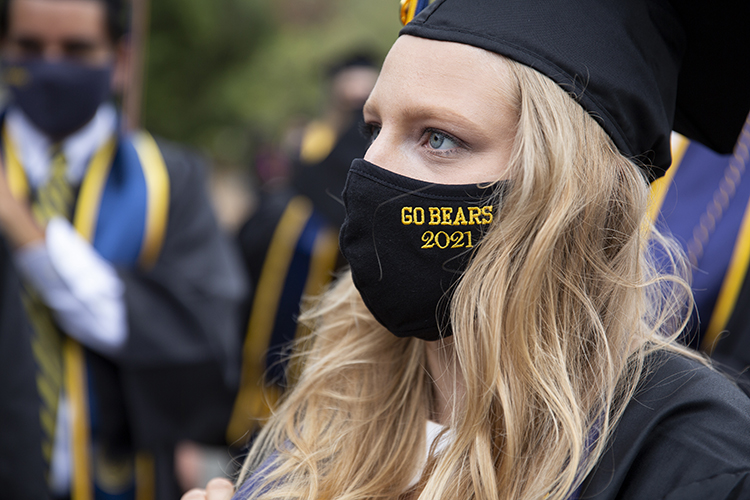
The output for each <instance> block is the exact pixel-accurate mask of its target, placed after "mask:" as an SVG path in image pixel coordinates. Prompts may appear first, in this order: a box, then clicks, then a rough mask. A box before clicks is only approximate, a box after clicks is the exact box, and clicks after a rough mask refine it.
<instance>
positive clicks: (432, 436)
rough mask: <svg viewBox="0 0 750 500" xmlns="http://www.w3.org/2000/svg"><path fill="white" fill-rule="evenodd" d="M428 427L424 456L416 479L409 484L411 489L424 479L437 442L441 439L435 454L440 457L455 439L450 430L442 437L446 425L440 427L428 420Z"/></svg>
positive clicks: (415, 476)
mask: <svg viewBox="0 0 750 500" xmlns="http://www.w3.org/2000/svg"><path fill="white" fill-rule="evenodd" d="M426 427H427V432H426V436H425V450H424V454H423V455H422V457H421V461H420V463H419V467H418V468H417V470H416V473H415V474H414V477H413V478H412V480H411V482H410V483H409V488H413V487H414V486H416V485H417V483H418V482H419V479H420V478H421V477H422V472H424V468H425V466H426V465H427V460H428V459H429V458H430V448H432V445H433V443H434V442H435V440H436V439H438V437H440V441H438V443H437V445H436V446H435V453H436V454H438V455H439V454H440V453H441V452H442V451H443V450H445V448H446V447H447V446H448V445H449V444H450V442H451V439H453V436H452V433H451V430H450V429H448V430H447V431H446V432H445V433H444V434H443V435H442V436H441V435H440V434H441V433H442V432H443V431H444V430H445V426H444V425H440V424H438V423H437V422H433V421H432V420H428V421H427V424H426Z"/></svg>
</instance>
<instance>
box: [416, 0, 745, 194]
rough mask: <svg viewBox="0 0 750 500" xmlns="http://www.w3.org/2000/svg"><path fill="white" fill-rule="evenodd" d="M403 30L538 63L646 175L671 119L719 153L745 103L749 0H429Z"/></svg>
mask: <svg viewBox="0 0 750 500" xmlns="http://www.w3.org/2000/svg"><path fill="white" fill-rule="evenodd" d="M401 33H402V34H408V35H414V36H418V37H422V38H430V39H435V40H444V41H452V42H459V43H465V44H468V45H473V46H476V47H480V48H483V49H486V50H489V51H492V52H495V53H498V54H501V55H504V56H506V57H509V58H511V59H514V60H516V61H518V62H520V63H522V64H525V65H527V66H530V67H532V68H534V69H536V70H537V71H539V72H541V73H543V74H544V75H546V76H548V77H549V78H551V79H552V80H554V81H555V82H556V83H557V84H558V85H560V86H561V87H562V88H563V89H565V90H566V91H568V92H570V93H571V94H572V95H573V96H574V97H575V98H576V99H577V100H578V101H579V102H580V104H581V105H582V106H583V107H584V108H585V109H586V110H587V111H588V112H589V113H590V114H591V115H592V116H593V117H594V118H595V119H597V120H598V121H599V123H600V124H601V125H602V127H603V128H604V129H605V130H606V131H607V133H608V134H609V135H610V137H612V139H613V140H614V142H615V144H616V145H617V147H618V148H619V149H620V151H622V152H623V154H625V155H626V156H629V157H631V158H633V159H635V160H636V161H639V162H640V163H641V164H642V165H643V167H644V169H645V171H646V174H647V176H648V177H649V179H650V180H653V179H655V178H657V177H660V176H661V175H663V174H664V171H665V170H666V169H667V168H668V167H669V165H670V163H671V154H670V141H669V135H670V131H671V130H672V129H674V130H676V131H678V132H680V133H682V134H684V135H686V136H687V137H689V138H691V139H694V140H697V141H699V142H701V143H703V144H705V145H706V146H708V147H710V148H712V149H714V150H715V151H717V152H719V153H722V154H726V153H730V152H731V151H732V148H733V146H734V144H735V142H736V140H737V137H738V135H739V134H740V131H741V129H742V125H743V123H744V121H745V118H746V117H747V115H748V111H750V0H740V1H733V0H713V1H710V2H709V1H707V0H436V1H435V2H434V3H432V4H431V5H429V6H428V7H426V8H425V9H424V10H423V11H422V12H421V13H419V15H418V16H417V17H416V18H414V19H413V20H412V21H411V22H410V23H409V24H407V25H406V26H405V27H404V28H403V29H402V30H401Z"/></svg>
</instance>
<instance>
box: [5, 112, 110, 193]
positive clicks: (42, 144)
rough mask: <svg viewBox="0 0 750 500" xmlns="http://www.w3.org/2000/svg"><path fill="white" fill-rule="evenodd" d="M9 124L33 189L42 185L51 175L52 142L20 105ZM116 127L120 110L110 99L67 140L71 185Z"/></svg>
mask: <svg viewBox="0 0 750 500" xmlns="http://www.w3.org/2000/svg"><path fill="white" fill-rule="evenodd" d="M5 123H6V126H7V127H8V134H9V135H10V138H11V140H12V141H13V144H15V146H16V148H17V151H18V155H19V156H20V158H19V161H20V162H21V165H23V168H24V171H25V172H26V177H27V178H28V180H29V184H30V185H31V187H33V188H36V187H38V186H41V185H42V184H44V182H45V181H46V180H47V176H48V175H49V166H50V162H51V156H50V149H51V146H52V141H51V140H50V139H49V137H47V136H46V135H45V134H44V132H42V131H41V130H39V129H38V128H37V127H36V126H35V125H34V124H33V123H31V120H29V119H28V117H27V116H26V115H25V114H24V113H23V112H22V111H21V110H20V109H19V108H18V107H17V106H12V107H11V108H10V109H9V110H8V114H7V116H6V118H5ZM116 129H117V111H116V110H115V107H114V105H113V104H111V103H109V102H107V103H104V104H102V105H101V106H99V109H98V110H97V112H96V114H95V115H94V117H93V118H92V119H91V120H90V121H89V122H88V123H87V124H86V125H84V127H83V128H81V129H80V130H79V131H78V132H76V133H75V134H73V135H71V136H68V137H67V138H66V139H65V140H64V141H63V143H62V149H63V154H64V155H65V160H66V161H67V163H68V172H67V178H68V181H69V182H70V183H71V184H73V185H78V184H80V182H81V180H82V179H83V176H84V174H85V173H86V168H87V167H88V162H89V159H90V158H91V156H92V155H93V154H94V152H95V151H96V150H97V149H99V147H101V146H102V145H103V144H104V142H105V141H107V140H108V139H109V138H110V137H111V136H112V134H113V133H114V132H115V131H116Z"/></svg>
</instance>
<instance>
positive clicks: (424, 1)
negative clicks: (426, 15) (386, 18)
mask: <svg viewBox="0 0 750 500" xmlns="http://www.w3.org/2000/svg"><path fill="white" fill-rule="evenodd" d="M428 5H430V0H401V24H403V25H406V24H407V23H409V22H410V21H411V20H412V19H414V16H416V15H417V14H419V13H420V12H422V10H423V9H424V8H425V7H427V6H428Z"/></svg>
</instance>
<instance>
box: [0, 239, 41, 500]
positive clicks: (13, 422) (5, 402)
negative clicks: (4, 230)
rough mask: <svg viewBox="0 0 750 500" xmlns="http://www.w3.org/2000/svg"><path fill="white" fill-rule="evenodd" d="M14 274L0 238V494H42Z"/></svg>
mask: <svg viewBox="0 0 750 500" xmlns="http://www.w3.org/2000/svg"><path fill="white" fill-rule="evenodd" d="M19 285H20V284H19V278H18V276H17V274H16V270H15V268H14V267H13V263H12V260H11V256H10V252H9V250H8V248H7V246H6V244H5V242H4V241H2V240H1V239H0V286H1V287H2V289H0V497H2V498H13V499H17V500H44V499H46V498H48V495H47V488H46V482H45V477H44V459H43V458H42V447H41V442H42V432H41V427H40V425H41V424H40V420H39V407H40V404H41V402H40V400H39V395H38V393H37V389H36V384H35V380H36V376H35V375H36V368H35V366H34V358H33V356H32V353H31V336H32V333H31V330H30V327H29V325H28V323H26V322H25V321H24V320H23V318H22V317H21V316H19V315H18V314H17V311H19V310H21V309H23V305H22V304H21V297H20V296H19V295H18V290H19Z"/></svg>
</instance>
